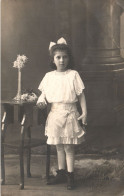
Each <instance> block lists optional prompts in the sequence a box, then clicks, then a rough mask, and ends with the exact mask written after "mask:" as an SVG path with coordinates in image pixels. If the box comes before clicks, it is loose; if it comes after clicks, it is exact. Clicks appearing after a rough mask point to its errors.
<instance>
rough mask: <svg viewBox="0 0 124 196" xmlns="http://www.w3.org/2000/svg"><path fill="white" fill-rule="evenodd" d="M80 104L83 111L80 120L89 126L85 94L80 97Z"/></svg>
mask: <svg viewBox="0 0 124 196" xmlns="http://www.w3.org/2000/svg"><path fill="white" fill-rule="evenodd" d="M78 98H79V102H80V105H81V109H82V115H81V116H80V117H79V118H78V120H82V123H83V124H85V125H86V124H87V106H86V99H85V95H84V92H82V93H81V94H80V95H79V96H78Z"/></svg>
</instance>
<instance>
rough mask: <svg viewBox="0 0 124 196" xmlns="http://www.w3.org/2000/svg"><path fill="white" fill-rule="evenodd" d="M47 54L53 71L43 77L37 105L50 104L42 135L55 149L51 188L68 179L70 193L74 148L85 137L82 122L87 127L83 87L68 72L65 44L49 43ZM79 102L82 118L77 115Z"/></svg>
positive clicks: (69, 60)
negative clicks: (56, 163) (56, 160)
mask: <svg viewBox="0 0 124 196" xmlns="http://www.w3.org/2000/svg"><path fill="white" fill-rule="evenodd" d="M49 51H50V57H51V66H52V68H53V69H54V71H51V72H48V73H46V75H45V76H44V78H43V80H42V81H41V83H40V85H39V88H38V89H39V90H40V91H42V94H41V96H40V97H39V99H38V101H37V105H38V106H39V107H40V108H44V107H45V106H46V105H47V102H48V103H51V111H50V113H49V115H48V117H47V121H46V127H45V135H46V136H47V137H48V139H47V144H50V145H56V149H57V157H58V171H57V175H56V177H55V179H54V180H52V181H51V182H50V184H55V183H61V182H64V181H65V180H66V176H67V189H69V190H71V189H73V188H74V145H76V144H80V143H81V142H82V141H83V140H84V134H85V132H84V130H83V128H82V127H81V126H80V123H79V120H82V123H83V124H86V118H87V109H86V101H85V96H84V92H83V89H84V88H85V87H84V84H83V82H82V80H81V78H80V76H79V74H78V72H77V71H75V70H72V69H71V68H72V66H73V61H72V55H71V52H70V49H69V47H68V45H67V43H66V40H65V39H64V38H60V39H59V40H58V41H57V43H54V42H51V43H50V46H49ZM78 100H79V102H80V105H81V108H82V114H81V115H79V113H78V111H77V106H76V103H77V102H78ZM66 166H67V172H66V170H65V169H66ZM66 174H67V175H66Z"/></svg>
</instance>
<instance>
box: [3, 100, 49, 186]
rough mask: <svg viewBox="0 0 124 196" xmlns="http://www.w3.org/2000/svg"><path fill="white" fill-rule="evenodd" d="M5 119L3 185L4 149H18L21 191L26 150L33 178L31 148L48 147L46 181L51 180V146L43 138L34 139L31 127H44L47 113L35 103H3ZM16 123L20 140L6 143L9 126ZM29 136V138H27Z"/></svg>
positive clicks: (28, 175)
mask: <svg viewBox="0 0 124 196" xmlns="http://www.w3.org/2000/svg"><path fill="white" fill-rule="evenodd" d="M2 107H3V118H2V123H1V125H2V128H1V178H2V179H1V184H2V185H4V184H5V165H4V147H5V146H6V147H8V148H13V149H17V150H18V152H19V159H20V189H24V150H25V149H26V150H27V177H31V172H30V160H31V148H33V147H37V146H42V145H46V148H47V153H46V180H47V181H48V180H49V168H50V146H49V145H47V144H46V140H44V139H42V138H39V139H37V138H35V139H34V138H32V136H31V127H32V126H36V125H41V124H42V125H44V124H45V121H46V116H47V111H46V110H42V111H41V110H40V109H38V108H37V106H36V105H35V103H28V102H27V103H26V102H15V101H2ZM13 123H16V124H18V125H19V129H18V135H19V138H20V139H19V140H18V141H16V142H15V141H14V142H7V141H6V133H7V132H6V130H7V127H8V125H9V124H13ZM26 134H27V137H25V136H26ZM13 137H14V136H13Z"/></svg>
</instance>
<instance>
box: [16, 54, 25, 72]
mask: <svg viewBox="0 0 124 196" xmlns="http://www.w3.org/2000/svg"><path fill="white" fill-rule="evenodd" d="M27 60H28V58H27V57H26V56H25V55H22V56H21V55H17V59H16V61H14V63H13V64H14V65H13V67H15V68H18V69H22V68H23V67H24V64H25V63H26V62H27Z"/></svg>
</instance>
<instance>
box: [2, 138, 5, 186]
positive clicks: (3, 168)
mask: <svg viewBox="0 0 124 196" xmlns="http://www.w3.org/2000/svg"><path fill="white" fill-rule="evenodd" d="M3 142H4V138H3V137H2V138H1V185H4V184H5V165H4V144H3Z"/></svg>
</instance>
